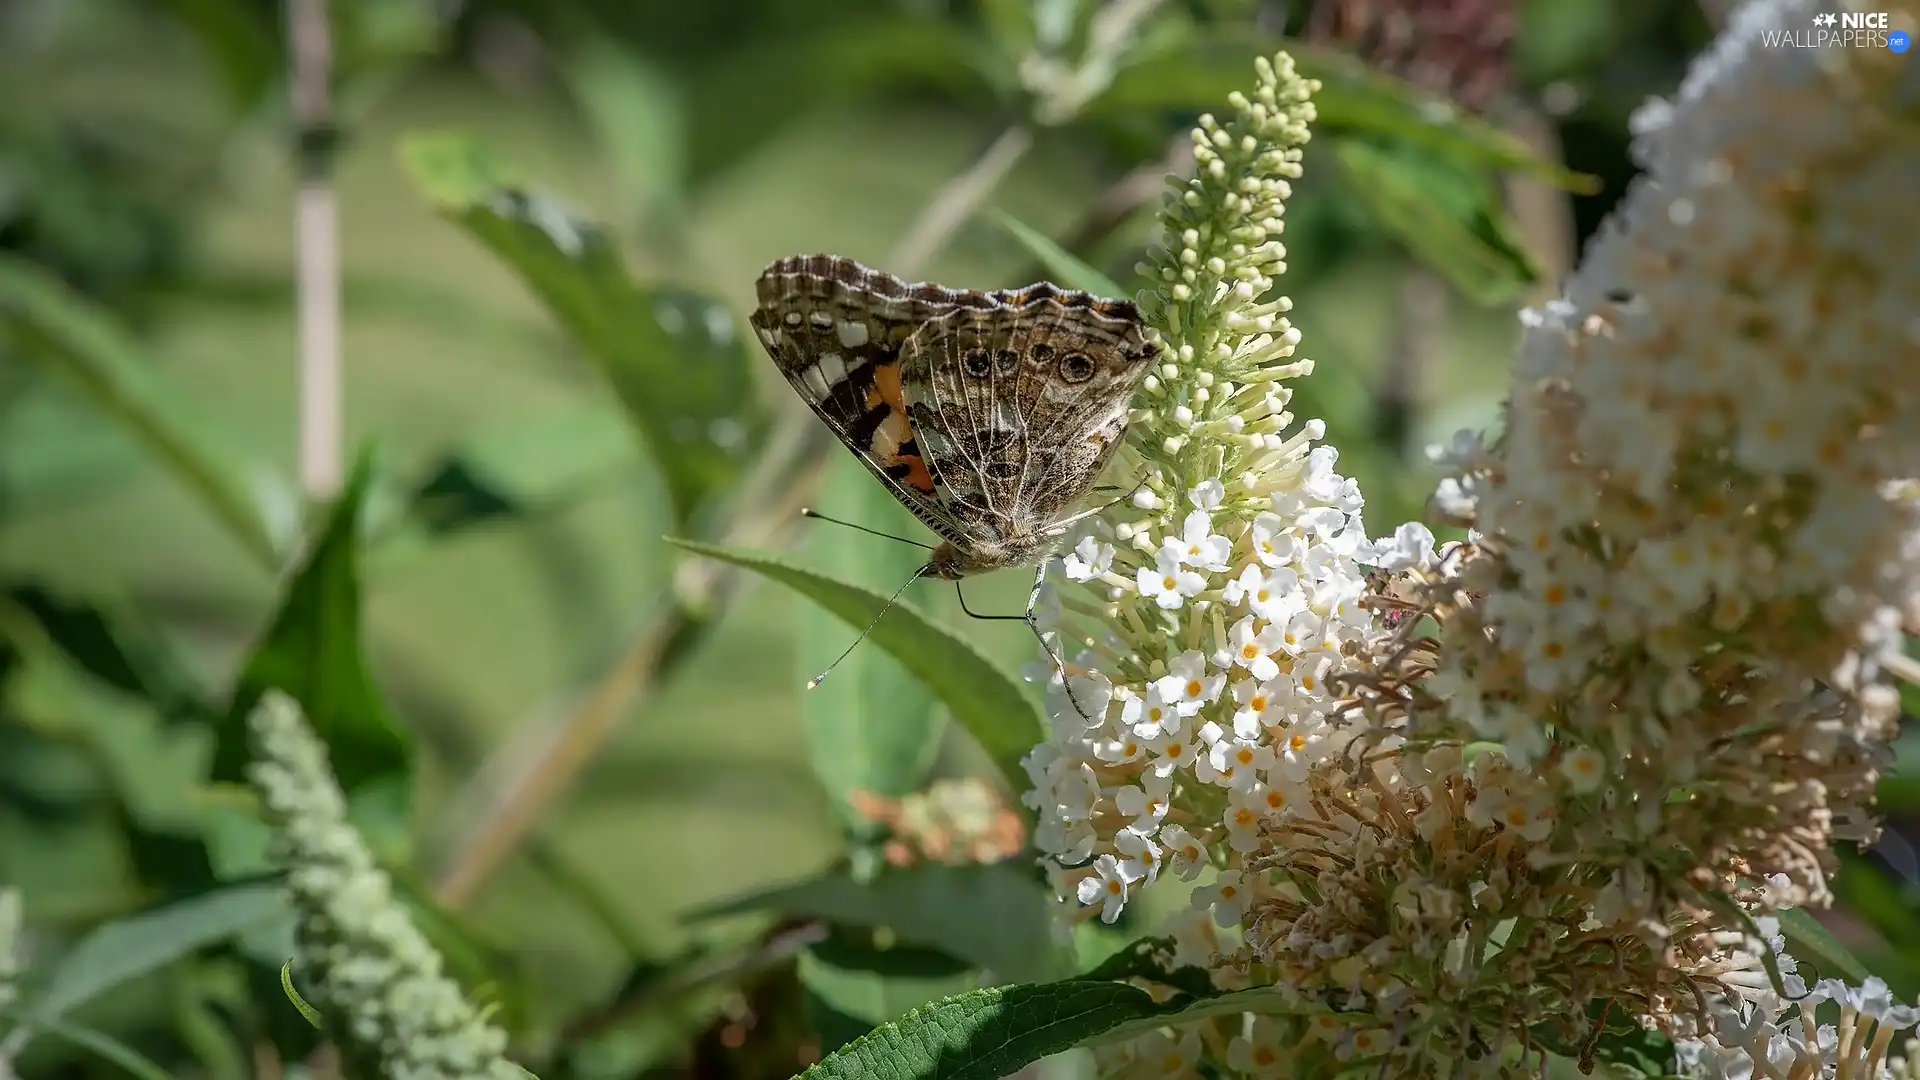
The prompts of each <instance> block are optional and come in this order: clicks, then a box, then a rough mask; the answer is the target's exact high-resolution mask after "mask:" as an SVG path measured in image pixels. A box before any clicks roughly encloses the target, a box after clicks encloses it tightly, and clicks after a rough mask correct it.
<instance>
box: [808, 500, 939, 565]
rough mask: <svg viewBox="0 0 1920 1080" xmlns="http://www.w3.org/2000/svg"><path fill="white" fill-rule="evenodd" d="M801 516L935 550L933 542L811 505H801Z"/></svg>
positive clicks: (884, 538)
mask: <svg viewBox="0 0 1920 1080" xmlns="http://www.w3.org/2000/svg"><path fill="white" fill-rule="evenodd" d="M800 516H801V517H810V518H813V519H814V520H816V521H824V522H826V523H828V524H829V525H844V526H846V527H847V528H849V529H857V530H859V531H860V532H863V533H866V534H867V535H868V536H878V537H880V538H881V539H883V540H898V541H900V542H901V543H903V544H912V545H913V546H914V547H917V548H921V549H923V550H926V551H932V550H933V545H932V544H924V543H921V542H920V541H918V540H909V539H907V538H906V537H904V536H895V535H893V534H892V533H887V532H881V531H880V530H879V529H869V528H867V527H866V526H865V525H855V524H854V523H853V522H851V521H841V520H840V519H839V518H830V517H828V516H827V515H825V514H823V513H821V512H819V511H818V510H815V509H814V508H813V507H811V506H804V507H801V508H800ZM909 584H911V582H909Z"/></svg>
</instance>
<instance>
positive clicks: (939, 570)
mask: <svg viewBox="0 0 1920 1080" xmlns="http://www.w3.org/2000/svg"><path fill="white" fill-rule="evenodd" d="M756 291H757V294H758V299H759V307H758V308H757V309H756V310H755V311H754V313H753V316H752V320H751V321H752V323H753V327H754V331H755V332H756V333H757V334H758V336H759V338H760V342H761V344H763V345H764V346H766V350H767V354H768V355H769V356H771V357H772V358H773V362H774V365H775V366H776V367H778V368H779V369H780V373H781V374H782V375H784V376H785V377H786V379H787V382H789V383H790V384H792V386H793V388H794V390H795V391H796V392H798V393H799V395H800V397H801V399H802V400H804V401H805V402H806V403H807V404H808V405H809V406H811V407H812V409H813V411H814V413H815V414H816V415H818V416H819V417H820V419H821V420H822V421H823V422H824V423H825V424H826V425H827V427H828V428H829V429H830V430H831V431H832V432H833V433H834V435H835V436H837V437H838V438H839V439H840V441H841V442H842V443H843V444H845V445H846V447H847V449H848V450H851V451H852V452H853V453H854V455H855V456H856V457H858V458H859V459H860V461H861V462H862V463H863V464H865V465H866V467H867V468H868V469H869V470H870V471H871V472H872V473H873V474H874V476H875V477H877V478H878V479H879V481H880V482H881V483H882V484H885V485H886V487H887V489H888V490H889V491H891V492H892V493H893V495H894V497H895V498H897V499H899V500H900V502H901V503H902V504H904V505H905V506H906V507H907V509H908V510H911V511H912V512H913V514H914V516H916V517H918V518H919V519H920V521H921V522H922V523H924V524H925V525H926V526H927V528H929V529H931V530H932V531H933V532H934V533H935V534H936V535H938V536H939V537H940V541H941V542H940V543H939V544H938V545H936V546H933V548H932V554H931V556H930V557H929V558H928V560H927V562H926V565H924V566H922V567H921V568H920V570H919V571H918V572H917V573H916V574H915V575H914V578H913V579H911V580H909V582H908V584H911V583H912V581H913V580H918V579H919V578H920V577H922V576H927V577H936V578H943V579H947V580H950V581H953V582H955V583H956V588H957V587H958V582H959V581H960V579H962V578H965V577H969V576H972V575H975V574H983V573H988V572H990V571H994V570H1000V569H1005V568H1008V567H1016V566H1035V567H1036V572H1035V577H1034V586H1033V591H1032V592H1031V593H1030V594H1029V596H1028V601H1027V608H1026V611H1025V613H1024V614H1023V615H1019V616H1004V617H1005V618H1021V619H1024V620H1026V622H1027V623H1028V625H1029V626H1033V625H1034V609H1035V607H1036V606H1037V604H1038V602H1039V596H1040V586H1041V582H1042V581H1043V580H1044V577H1045V568H1046V562H1047V559H1048V558H1049V556H1051V554H1052V552H1053V549H1054V547H1055V546H1056V545H1057V544H1058V543H1059V541H1060V540H1061V538H1063V537H1064V536H1065V535H1066V534H1067V532H1068V531H1069V530H1071V529H1072V527H1073V526H1074V525H1075V524H1076V523H1078V522H1079V521H1081V520H1082V519H1084V518H1085V517H1086V516H1088V515H1089V514H1091V513H1094V512H1096V511H1093V510H1087V511H1082V510H1078V509H1077V508H1078V507H1079V505H1080V503H1081V502H1082V501H1083V500H1085V498H1086V497H1087V495H1088V494H1089V493H1090V492H1091V491H1092V490H1093V487H1094V483H1095V481H1096V480H1097V479H1098V478H1099V475H1100V473H1101V471H1102V470H1103V469H1104V468H1105V467H1106V465H1107V462H1108V461H1110V460H1111V459H1112V457H1113V455H1114V452H1115V451H1117V450H1118V449H1119V448H1120V444H1121V443H1122V441H1123V440H1124V438H1125V436H1126V430H1127V411H1128V404H1129V402H1130V401H1131V400H1132V398H1133V393H1134V390H1135V388H1137V387H1138V386H1139V385H1140V381H1141V380H1142V379H1143V378H1145V377H1146V375H1147V373H1148V372H1149V371H1150V370H1151V369H1152V368H1153V360H1154V358H1155V357H1156V356H1157V355H1158V348H1157V347H1156V346H1155V345H1154V344H1153V343H1152V342H1151V341H1149V340H1148V338H1147V334H1146V330H1145V327H1144V326H1143V324H1142V323H1141V319H1140V312H1139V310H1138V309H1137V308H1135V307H1134V305H1133V304H1132V303H1131V302H1129V301H1126V300H1108V299H1103V298H1101V297H1097V296H1093V295H1091V294H1089V293H1084V292H1076V291H1072V290H1068V289H1062V288H1059V287H1058V286H1055V285H1053V284H1051V283H1048V282H1040V283H1038V284H1034V285H1028V286H1026V287H1025V288H1020V289H1010V290H1001V291H994V292H982V291H976V290H969V289H950V288H946V287H945V286H941V285H933V284H928V283H924V282H921V283H910V282H907V281H903V280H901V279H900V278H897V277H895V276H893V275H892V274H888V273H884V272H882V271H878V270H874V269H871V268H869V267H866V266H862V265H861V264H859V263H857V262H855V261H853V260H852V259H847V258H842V257H839V256H835V255H795V256H791V257H789V258H785V259H780V260H778V261H777V262H774V263H773V264H772V265H770V266H768V267H767V269H766V270H765V271H764V272H763V273H762V274H761V275H760V280H759V282H758V283H757V286H756ZM1096 510H1097V508H1096ZM902 588H903V589H904V588H905V586H902ZM896 595H897V594H896ZM961 606H962V608H963V609H965V610H967V614H969V615H973V616H974V617H975V618H995V617H997V616H979V615H975V613H974V612H973V611H971V610H970V609H966V598H965V596H964V594H963V595H962V597H961ZM1035 632H1036V634H1037V633H1038V629H1037V627H1036V629H1035ZM1041 641H1042V644H1043V645H1044V644H1046V639H1045V638H1044V637H1042V639H1041ZM1048 653H1049V655H1050V656H1051V655H1052V648H1051V646H1048ZM1054 661H1055V664H1056V666H1059V660H1058V657H1054ZM1062 670H1064V668H1063V669H1062ZM817 681H818V680H816V683H817Z"/></svg>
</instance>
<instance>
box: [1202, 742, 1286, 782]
mask: <svg viewBox="0 0 1920 1080" xmlns="http://www.w3.org/2000/svg"><path fill="white" fill-rule="evenodd" d="M1207 763H1208V764H1210V765H1212V766H1213V769H1214V771H1215V772H1218V773H1219V774H1220V775H1221V776H1223V777H1225V778H1226V780H1227V784H1228V786H1230V787H1233V788H1236V789H1238V790H1241V791H1251V790H1252V789H1253V788H1254V787H1255V786H1256V785H1258V784H1259V782H1260V774H1261V773H1263V772H1265V771H1266V770H1267V769H1268V768H1270V767H1272V765H1273V748H1272V747H1270V746H1268V745H1267V744H1265V743H1261V742H1254V741H1252V740H1249V739H1237V738H1236V739H1222V740H1220V741H1219V742H1216V743H1214V744H1213V745H1212V746H1210V747H1208V748H1207Z"/></svg>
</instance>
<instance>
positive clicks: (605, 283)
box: [402, 135, 764, 525]
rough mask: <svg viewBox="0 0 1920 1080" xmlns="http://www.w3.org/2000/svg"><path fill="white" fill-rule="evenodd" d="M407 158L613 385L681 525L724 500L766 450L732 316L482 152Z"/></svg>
mask: <svg viewBox="0 0 1920 1080" xmlns="http://www.w3.org/2000/svg"><path fill="white" fill-rule="evenodd" d="M402 156H403V159H404V161H405V164H406V166H407V168H408V169H409V171H411V172H412V174H413V176H414V178H415V180H416V182H417V183H418V184H419V186H420V187H421V189H422V190H423V191H424V192H425V193H426V194H427V196H428V197H429V198H430V199H431V200H432V201H433V202H434V204H435V205H436V206H437V207H438V208H439V210H440V212H441V214H442V215H443V216H445V217H446V218H448V219H449V220H451V221H453V222H455V223H457V224H459V225H460V226H462V227H463V228H465V229H466V230H467V232H468V234H469V235H471V236H472V237H473V238H474V239H475V240H478V241H479V242H480V243H481V244H483V245H484V246H486V247H487V248H488V249H489V250H491V251H492V252H493V253H494V254H495V255H497V256H499V257H500V259H502V260H503V261H504V262H505V263H506V264H507V266H508V267H510V268H511V269H512V270H513V271H514V272H515V273H516V274H518V275H519V277H520V279H521V281H522V282H524V283H525V284H526V286H527V287H528V288H529V289H531V290H532V291H533V293H534V294H535V295H536V296H538V297H539V298H540V300H541V301H542V302H543V303H545V304H546V306H547V308H548V309H549V311H551V313H552V314H553V317H554V319H555V320H556V321H557V322H559V323H560V325H561V326H563V327H564V328H565V329H566V330H567V331H568V333H570V334H571V335H572V336H573V338H574V340H575V341H577V342H578V343H579V345H580V347H581V349H582V351H583V352H584V353H585V355H586V356H587V358H588V359H589V360H591V361H592V362H593V363H594V365H595V366H596V367H597V368H599V370H600V372H601V374H602V375H603V376H605V377H606V379H607V380H608V381H609V382H610V383H611V384H612V385H613V389H614V392H615V393H616V394H617V395H618V396H619V398H620V401H621V403H622V404H623V405H625V406H626V410H627V414H628V416H629V417H630V418H631V419H632V421H633V423H634V424H635V426H636V427H637V428H638V429H639V431H640V434H641V436H642V437H643V438H644V439H645V440H646V443H647V446H648V448H649V449H650V450H651V451H652V456H653V462H654V467H655V468H656V469H658V470H659V471H660V473H661V475H662V476H663V477H664V479H665V480H666V482H667V487H668V490H669V491H670V493H671V494H672V497H673V504H674V511H675V519H676V521H678V522H679V523H680V524H681V525H686V524H688V523H689V522H691V521H692V520H693V519H694V517H695V515H696V514H697V513H699V512H700V511H702V510H704V509H706V508H707V507H708V505H709V502H710V500H711V498H712V497H713V496H714V495H716V494H718V493H719V492H721V491H723V490H725V489H726V488H727V487H728V485H729V484H730V483H731V482H732V480H733V479H734V478H735V477H736V475H737V474H738V472H739V470H740V468H741V464H742V462H744V461H746V460H747V459H749V458H750V457H751V454H750V453H749V451H750V450H751V448H752V446H753V445H755V444H756V443H757V442H758V439H759V436H760V434H761V431H762V429H763V427H764V423H763V417H762V415H761V413H760V410H759V408H758V406H757V404H756V398H755V396H754V395H753V394H747V393H742V392H741V388H742V387H743V386H747V385H750V384H751V382H752V379H751V377H750V370H749V367H748V364H749V362H750V361H749V354H748V342H747V341H746V340H745V339H743V338H742V337H741V336H740V335H739V333H738V332H737V328H736V326H735V324H734V321H733V317H732V316H731V314H729V313H728V311H727V309H726V308H724V307H723V306H721V305H719V304H718V303H716V302H714V301H711V300H709V299H706V298H704V297H700V296H695V295H692V294H689V293H685V292H676V291H670V290H663V289H655V288H650V287H644V286H641V285H639V284H637V283H636V282H635V281H634V280H633V278H632V277H630V276H629V275H628V273H627V269H626V266H625V264H624V263H623V261H622V260H621V257H620V253H619V251H618V249H617V248H616V247H615V245H614V243H613V241H612V240H611V239H610V238H609V237H608V236H607V235H606V233H605V232H604V231H603V230H602V229H600V228H599V227H598V226H596V225H594V224H593V223H592V222H589V221H586V220H583V219H581V218H579V217H577V216H575V215H574V214H573V213H572V212H571V211H569V210H567V209H566V208H565V207H563V206H561V205H560V204H559V203H558V202H556V201H554V200H553V199H551V198H549V197H547V196H545V195H541V194H537V193H533V192H531V191H528V190H526V189H523V188H521V187H519V186H517V185H516V184H515V183H513V182H512V181H511V180H510V178H509V175H508V173H507V171H506V169H505V168H504V167H503V166H502V165H500V164H499V163H498V162H496V161H495V160H494V159H493V158H492V157H491V156H490V155H488V154H487V153H486V151H485V150H483V149H482V148H481V147H480V146H479V145H478V144H477V143H475V142H473V141H471V140H469V139H465V138H462V137H460V136H456V135H423V136H417V137H415V138H412V139H409V140H408V141H407V142H406V143H405V145H404V147H403V155H402Z"/></svg>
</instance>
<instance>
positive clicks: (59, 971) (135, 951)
mask: <svg viewBox="0 0 1920 1080" xmlns="http://www.w3.org/2000/svg"><path fill="white" fill-rule="evenodd" d="M285 914H286V903H285V901H284V900H283V899H282V898H281V895H280V886H279V884H278V883H277V882H252V883H248V884H244V885H231V886H227V887H224V888H221V889H218V890H216V891H214V892H210V893H205V894H203V895H200V896H196V897H192V898H190V899H186V900H179V901H176V902H174V903H172V904H169V905H167V906H165V907H162V908H158V909H156V910H153V911H148V912H144V913H142V914H139V915H135V916H132V917H130V918H126V919H121V920H120V921H118V922H112V923H108V924H106V925H105V926H101V927H98V928H96V929H95V930H93V931H92V932H91V933H89V934H88V935H87V936H86V937H84V938H81V939H80V941H79V943H78V944H76V945H75V946H74V947H73V948H71V949H69V950H67V952H66V953H65V954H64V955H62V956H61V957H60V958H59V959H58V960H56V961H55V962H54V963H53V964H52V965H51V967H49V968H48V969H47V970H46V973H45V976H44V978H43V979H40V980H36V983H35V984H34V986H33V987H32V988H30V989H29V990H28V991H27V993H26V994H24V995H23V996H24V997H25V998H26V1001H27V1005H26V1006H25V1007H24V1008H23V1010H22V1015H23V1017H24V1018H25V1019H26V1020H27V1021H28V1022H29V1023H31V1024H33V1025H35V1026H38V1027H44V1026H46V1025H47V1024H48V1023H50V1022H51V1021H53V1020H56V1019H58V1018H59V1017H61V1016H63V1015H65V1014H66V1013H67V1012H69V1011H71V1010H72V1009H75V1008H77V1007H79V1006H81V1005H84V1004H86V1003H87V1002H89V1001H92V1000H93V999H94V998H97V997H99V996H100V995H101V994H104V993H106V992H107V991H109V990H112V989H113V988H114V987H116V986H119V985H121V984H123V983H126V982H128V981H130V980H133V979H137V978H139V977H141V976H143V975H147V974H150V973H152V972H155V971H158V970H160V969H161V968H163V967H166V966H167V965H169V964H171V963H173V962H175V961H177V960H180V959H181V958H183V957H186V956H189V955H191V954H192V953H195V952H197V951H199V950H200V949H203V948H206V947H207V946H210V945H215V944H218V943H219V942H222V941H226V940H228V939H230V938H232V937H234V936H236V935H238V934H241V933H244V932H245V931H247V930H249V929H251V928H253V927H255V926H259V925H263V924H265V923H267V922H270V921H272V920H274V919H277V918H281V917H283V916H284V915H285Z"/></svg>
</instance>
